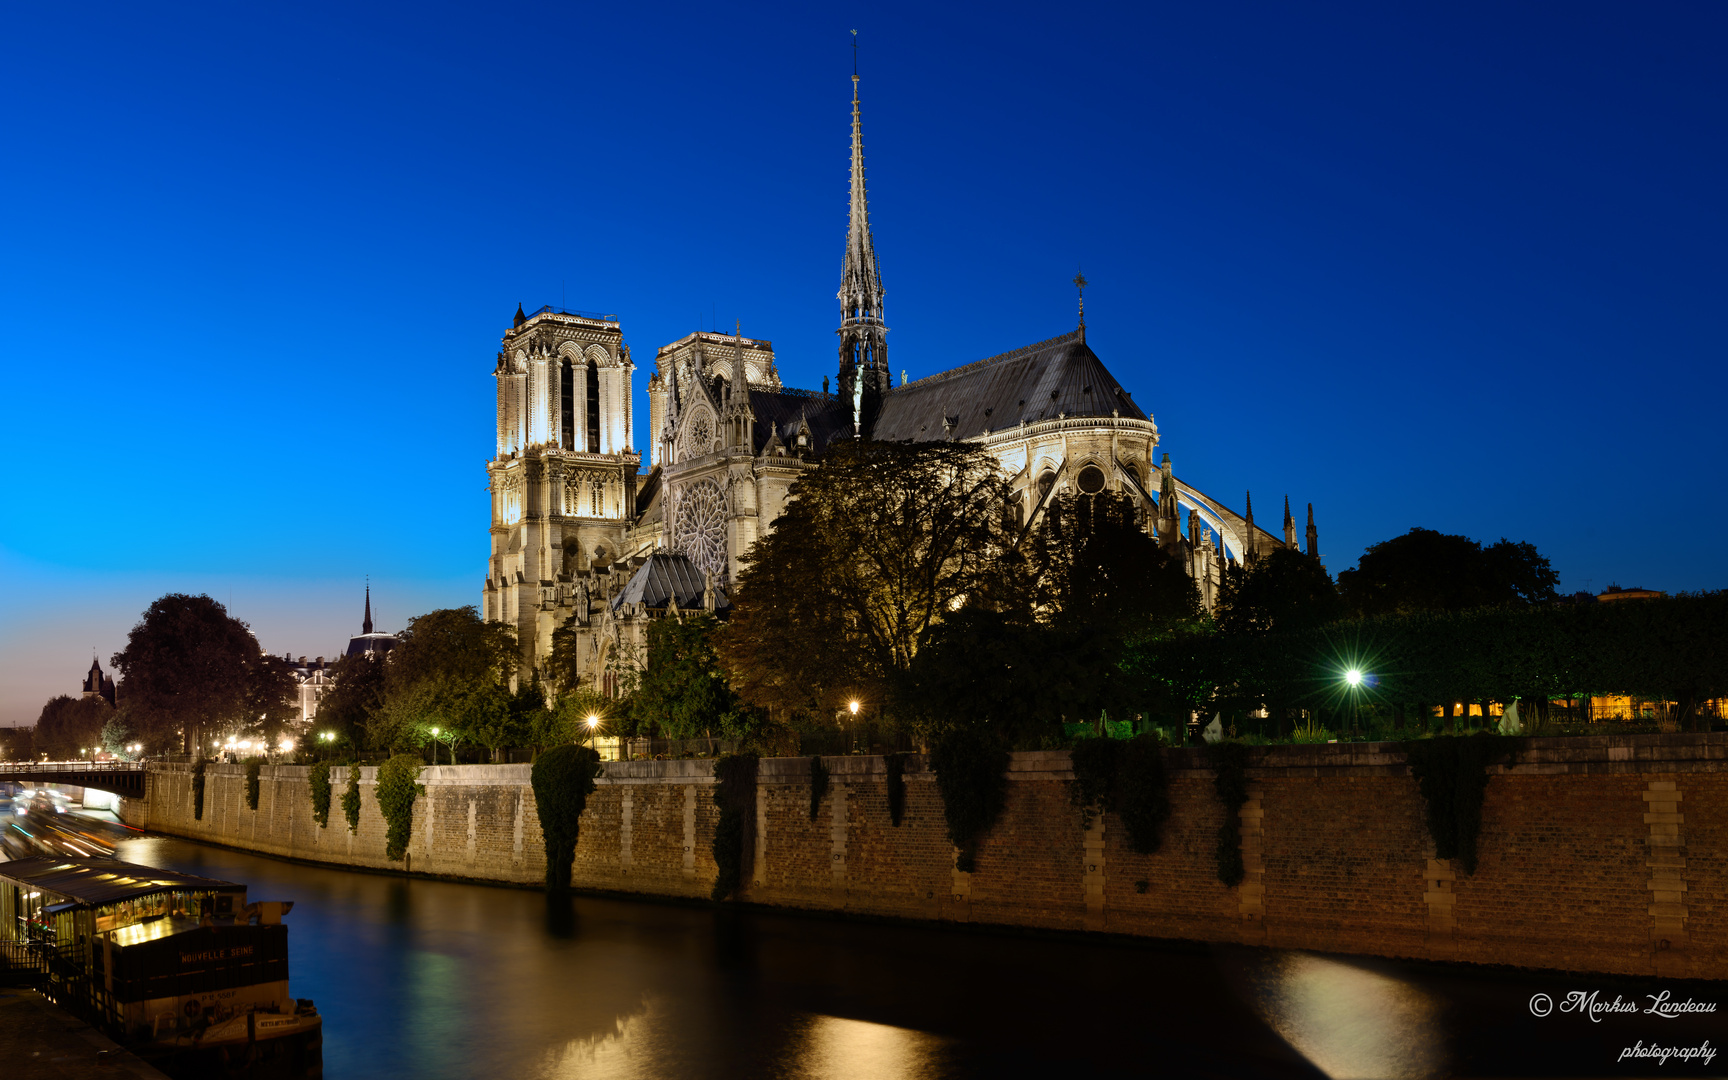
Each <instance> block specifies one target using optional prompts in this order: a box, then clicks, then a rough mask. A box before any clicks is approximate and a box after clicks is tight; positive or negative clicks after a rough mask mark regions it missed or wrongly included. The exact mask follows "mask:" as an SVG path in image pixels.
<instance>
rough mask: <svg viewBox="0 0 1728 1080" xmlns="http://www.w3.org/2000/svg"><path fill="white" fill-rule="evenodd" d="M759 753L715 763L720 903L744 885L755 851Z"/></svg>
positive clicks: (716, 880)
mask: <svg viewBox="0 0 1728 1080" xmlns="http://www.w3.org/2000/svg"><path fill="white" fill-rule="evenodd" d="M758 761H759V759H758V757H757V756H756V755H755V754H749V753H745V754H724V755H722V756H721V757H720V758H719V759H718V760H716V761H715V762H714V805H715V806H718V807H719V808H720V821H719V824H717V825H716V826H715V827H714V866H715V868H716V869H717V870H718V871H719V873H718V874H717V875H716V876H715V878H714V891H713V893H712V894H711V895H712V896H713V897H714V899H716V900H724V899H726V898H727V897H728V896H731V895H732V894H733V893H735V892H737V891H738V889H739V887H740V886H741V885H743V883H744V874H745V871H746V870H747V869H748V868H749V867H748V865H747V864H748V863H749V862H750V861H751V860H752V858H753V856H754V854H755V852H754V851H752V850H751V849H750V839H751V838H750V817H751V815H752V814H753V813H754V812H755V810H756V766H757V763H758Z"/></svg>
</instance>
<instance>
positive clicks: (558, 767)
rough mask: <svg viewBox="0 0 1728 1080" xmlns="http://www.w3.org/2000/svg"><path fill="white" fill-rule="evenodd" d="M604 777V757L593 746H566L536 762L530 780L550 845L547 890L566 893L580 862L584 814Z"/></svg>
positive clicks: (548, 753) (540, 756)
mask: <svg viewBox="0 0 1728 1080" xmlns="http://www.w3.org/2000/svg"><path fill="white" fill-rule="evenodd" d="M598 775H600V755H599V754H597V753H595V752H594V748H593V747H591V746H578V745H575V744H573V743H565V744H564V745H562V746H554V747H553V748H552V749H550V750H548V751H546V752H545V753H544V754H541V755H539V756H538V757H536V758H535V759H534V769H533V772H532V773H531V774H530V778H531V779H532V781H533V784H534V806H535V808H536V809H537V810H538V811H539V813H540V834H541V836H542V837H543V838H544V839H545V841H546V888H547V889H548V890H549V891H551V892H559V893H561V892H566V891H568V890H569V888H570V869H571V867H572V866H574V865H575V862H576V842H577V840H579V839H580V838H581V835H582V811H583V810H585V809H587V808H588V796H589V795H590V794H592V793H593V791H594V778H595V777H596V776H598Z"/></svg>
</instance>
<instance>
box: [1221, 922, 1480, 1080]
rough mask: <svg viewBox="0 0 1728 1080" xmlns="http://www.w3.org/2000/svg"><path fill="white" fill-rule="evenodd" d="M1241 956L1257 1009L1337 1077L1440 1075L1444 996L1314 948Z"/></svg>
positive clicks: (1369, 1079)
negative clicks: (1313, 951) (1314, 951)
mask: <svg viewBox="0 0 1728 1080" xmlns="http://www.w3.org/2000/svg"><path fill="white" fill-rule="evenodd" d="M1240 962H1241V963H1242V964H1243V966H1244V971H1245V974H1246V978H1247V982H1248V984H1249V998H1250V1002H1251V1004H1253V1006H1254V1007H1255V1009H1256V1011H1257V1012H1259V1013H1260V1015H1261V1017H1263V1018H1264V1019H1265V1020H1266V1022H1267V1023H1268V1024H1270V1025H1271V1026H1272V1028H1273V1030H1275V1031H1277V1032H1278V1034H1280V1035H1282V1036H1283V1037H1284V1039H1285V1040H1286V1041H1287V1042H1289V1043H1290V1045H1291V1046H1294V1047H1295V1048H1296V1049H1297V1050H1298V1051H1300V1052H1301V1053H1302V1056H1303V1057H1306V1058H1307V1059H1308V1060H1309V1061H1312V1062H1313V1063H1314V1064H1315V1065H1317V1066H1318V1067H1319V1068H1320V1069H1322V1070H1323V1071H1325V1073H1326V1075H1327V1076H1330V1077H1333V1078H1334V1080H1381V1078H1383V1080H1422V1078H1426V1077H1431V1076H1442V1075H1445V1073H1446V1068H1447V1061H1446V1047H1445V1043H1444V1037H1443V1031H1444V1028H1443V1027H1442V1023H1441V1021H1442V1015H1441V1014H1442V1008H1441V1002H1440V1001H1438V1000H1437V999H1436V998H1434V997H1433V996H1432V995H1430V994H1428V993H1427V992H1426V991H1424V990H1422V989H1421V988H1420V987H1418V986H1416V985H1415V984H1414V983H1411V982H1408V981H1406V980H1404V979H1400V978H1396V977H1393V976H1390V975H1385V974H1381V973H1380V972H1377V971H1371V970H1368V969H1367V968H1366V967H1364V966H1362V965H1360V964H1356V963H1351V962H1350V961H1348V960H1343V959H1338V958H1333V957H1326V956H1316V955H1313V954H1311V953H1290V952H1259V953H1252V954H1243V955H1242V956H1241V957H1240Z"/></svg>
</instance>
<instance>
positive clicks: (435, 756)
mask: <svg viewBox="0 0 1728 1080" xmlns="http://www.w3.org/2000/svg"><path fill="white" fill-rule="evenodd" d="M432 764H434V765H436V764H438V729H437V728H433V729H432Z"/></svg>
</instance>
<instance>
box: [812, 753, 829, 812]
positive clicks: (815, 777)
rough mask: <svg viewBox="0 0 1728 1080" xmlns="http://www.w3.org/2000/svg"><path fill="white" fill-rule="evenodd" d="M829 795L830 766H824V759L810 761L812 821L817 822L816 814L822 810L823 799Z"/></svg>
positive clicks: (815, 758) (814, 758) (816, 758)
mask: <svg viewBox="0 0 1728 1080" xmlns="http://www.w3.org/2000/svg"><path fill="white" fill-rule="evenodd" d="M827 794H828V766H826V765H824V764H822V759H821V758H819V757H813V758H811V759H810V820H811V821H815V820H816V814H817V813H818V812H819V811H820V810H821V809H822V797H823V796H825V795H827Z"/></svg>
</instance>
